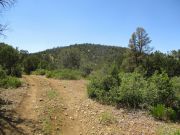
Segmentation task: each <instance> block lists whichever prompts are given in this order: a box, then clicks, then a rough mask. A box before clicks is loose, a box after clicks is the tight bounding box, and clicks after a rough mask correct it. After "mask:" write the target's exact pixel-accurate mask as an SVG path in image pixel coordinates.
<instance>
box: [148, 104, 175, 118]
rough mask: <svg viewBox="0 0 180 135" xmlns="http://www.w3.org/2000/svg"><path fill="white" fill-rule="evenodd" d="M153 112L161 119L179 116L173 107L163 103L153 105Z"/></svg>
mask: <svg viewBox="0 0 180 135" xmlns="http://www.w3.org/2000/svg"><path fill="white" fill-rule="evenodd" d="M151 114H152V115H153V116H154V117H155V118H157V119H160V120H175V119H176V117H177V114H176V112H175V111H174V110H173V109H172V108H170V107H168V108H166V107H165V105H163V104H158V105H157V106H154V107H152V108H151Z"/></svg>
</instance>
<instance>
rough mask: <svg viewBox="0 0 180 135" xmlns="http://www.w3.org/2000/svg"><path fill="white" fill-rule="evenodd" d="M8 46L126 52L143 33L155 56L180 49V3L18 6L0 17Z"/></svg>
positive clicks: (47, 1) (72, 0) (139, 0)
mask: <svg viewBox="0 0 180 135" xmlns="http://www.w3.org/2000/svg"><path fill="white" fill-rule="evenodd" d="M0 23H1V24H2V23H3V24H8V30H7V31H6V32H5V35H6V37H1V38H0V42H5V43H8V44H10V45H12V46H14V47H18V48H19V49H24V50H28V51H29V52H38V51H42V50H45V49H49V48H53V47H57V46H67V45H70V44H75V43H95V44H96V43H97V44H104V45H115V46H123V47H127V46H128V42H129V38H130V37H131V34H132V33H133V32H134V31H135V30H136V28H137V27H143V28H144V29H145V30H146V32H147V33H148V34H149V37H150V38H151V40H152V43H151V44H150V46H152V47H153V48H154V49H155V50H160V51H162V52H168V51H171V50H177V49H180V0H17V2H16V3H15V5H14V6H13V7H11V8H10V9H6V10H5V11H3V12H2V13H1V15H0Z"/></svg>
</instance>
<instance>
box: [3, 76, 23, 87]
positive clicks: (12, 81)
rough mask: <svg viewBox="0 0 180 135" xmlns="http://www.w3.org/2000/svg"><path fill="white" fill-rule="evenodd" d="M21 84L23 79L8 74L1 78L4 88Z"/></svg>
mask: <svg viewBox="0 0 180 135" xmlns="http://www.w3.org/2000/svg"><path fill="white" fill-rule="evenodd" d="M20 86H21V81H20V80H19V79H18V78H16V77H11V76H8V77H6V78H4V79H2V80H0V87H3V88H17V87H20Z"/></svg>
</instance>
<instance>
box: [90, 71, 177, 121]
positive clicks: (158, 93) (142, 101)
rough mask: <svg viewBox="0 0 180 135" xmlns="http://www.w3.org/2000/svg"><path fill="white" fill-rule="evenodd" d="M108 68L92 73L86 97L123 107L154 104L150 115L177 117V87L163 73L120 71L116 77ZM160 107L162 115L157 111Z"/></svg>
mask: <svg viewBox="0 0 180 135" xmlns="http://www.w3.org/2000/svg"><path fill="white" fill-rule="evenodd" d="M112 71H115V70H112ZM112 71H111V72H108V74H102V73H97V74H96V75H95V76H94V77H92V79H91V81H90V84H89V85H88V95H89V97H90V98H92V99H95V100H97V101H99V102H101V103H106V104H114V105H118V106H123V107H133V108H140V107H141V108H142V107H143V108H145V109H149V108H150V107H152V106H157V108H154V110H153V111H152V112H153V114H154V116H156V115H157V117H162V119H163V120H165V119H171V120H173V119H177V118H178V117H176V116H178V115H179V112H180V111H179V110H180V109H179V105H180V100H179V98H178V97H177V96H176V94H175V93H176V91H177V90H176V89H177V88H176V87H175V86H174V85H173V83H172V81H171V79H170V78H169V77H168V75H167V74H166V73H164V72H162V73H157V72H155V73H154V74H153V75H152V76H151V77H149V78H146V77H144V76H143V74H141V73H137V72H133V73H120V74H119V76H118V77H117V75H116V74H114V73H113V72H112ZM158 104H162V106H163V107H164V108H163V107H162V106H159V105H158ZM163 111H164V113H165V114H164V115H165V116H163V114H158V113H163ZM156 113H157V114H156ZM158 115H162V116H158ZM164 117H165V118H164ZM178 119H179V118H178Z"/></svg>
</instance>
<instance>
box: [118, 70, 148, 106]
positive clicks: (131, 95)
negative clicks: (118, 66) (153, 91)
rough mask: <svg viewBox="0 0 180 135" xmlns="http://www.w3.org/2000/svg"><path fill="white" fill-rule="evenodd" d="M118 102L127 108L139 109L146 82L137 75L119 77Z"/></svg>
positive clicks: (143, 97) (142, 101)
mask: <svg viewBox="0 0 180 135" xmlns="http://www.w3.org/2000/svg"><path fill="white" fill-rule="evenodd" d="M120 77H121V85H120V87H119V90H118V92H119V102H120V103H121V104H124V105H126V106H129V107H134V108H135V107H139V106H140V105H141V104H142V103H144V101H145V97H146V95H145V94H146V89H147V82H146V80H145V79H144V78H143V76H141V74H139V73H135V72H134V73H124V74H121V75H120Z"/></svg>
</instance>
